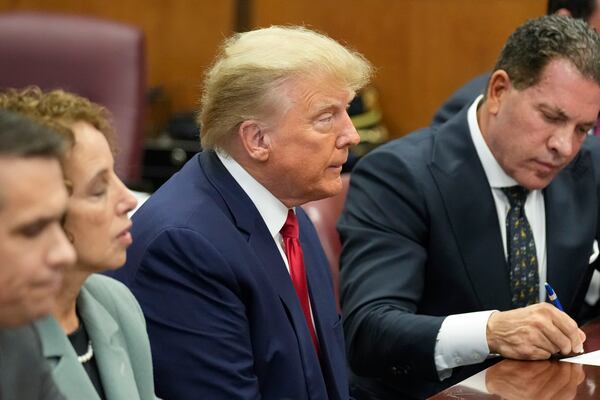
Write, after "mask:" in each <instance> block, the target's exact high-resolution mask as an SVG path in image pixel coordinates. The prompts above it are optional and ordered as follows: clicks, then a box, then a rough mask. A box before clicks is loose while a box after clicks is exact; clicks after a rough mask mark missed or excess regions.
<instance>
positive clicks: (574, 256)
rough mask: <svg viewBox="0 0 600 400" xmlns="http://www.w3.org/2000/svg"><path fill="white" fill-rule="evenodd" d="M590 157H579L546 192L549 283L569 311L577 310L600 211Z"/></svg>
mask: <svg viewBox="0 0 600 400" xmlns="http://www.w3.org/2000/svg"><path fill="white" fill-rule="evenodd" d="M586 158H589V154H587V155H586V156H579V157H578V158H576V159H575V160H574V161H573V162H572V163H571V164H570V165H569V166H568V167H567V168H565V170H564V171H562V172H561V173H560V174H559V175H557V176H556V178H554V180H553V181H552V183H551V184H550V185H549V186H548V187H547V188H546V189H545V190H544V204H545V209H546V249H547V280H548V282H550V284H551V285H552V287H553V288H554V289H555V290H556V292H557V293H558V294H559V296H560V299H561V302H562V304H563V306H564V308H565V311H567V312H571V311H573V307H574V301H575V296H576V295H577V292H578V289H580V290H583V291H585V290H586V289H587V288H586V287H581V285H582V282H583V280H584V277H585V275H586V272H587V270H588V268H587V267H588V261H589V255H590V254H591V248H592V242H593V239H594V234H595V232H594V229H593V228H594V223H595V218H594V216H593V215H591V214H590V210H596V208H597V204H596V202H597V199H596V197H595V193H594V190H592V188H594V182H593V175H592V173H591V168H589V167H587V166H588V165H591V161H590V160H586Z"/></svg>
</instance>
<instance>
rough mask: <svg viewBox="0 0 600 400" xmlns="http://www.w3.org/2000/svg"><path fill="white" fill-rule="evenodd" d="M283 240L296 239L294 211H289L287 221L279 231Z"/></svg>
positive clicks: (296, 227)
mask: <svg viewBox="0 0 600 400" xmlns="http://www.w3.org/2000/svg"><path fill="white" fill-rule="evenodd" d="M279 232H280V233H281V236H283V237H284V238H293V239H298V218H296V214H295V213H294V210H289V211H288V215H287V219H286V220H285V223H284V224H283V227H282V228H281V230H280V231H279Z"/></svg>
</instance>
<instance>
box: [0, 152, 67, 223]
mask: <svg viewBox="0 0 600 400" xmlns="http://www.w3.org/2000/svg"><path fill="white" fill-rule="evenodd" d="M0 197H1V199H2V200H1V207H0V221H3V222H7V221H9V220H10V221H13V222H15V223H18V222H19V221H21V220H22V221H26V220H29V219H36V218H47V217H48V218H52V217H53V216H54V215H56V214H57V213H62V212H64V208H65V206H66V202H67V193H66V189H65V186H64V180H63V178H62V172H61V169H60V165H59V163H58V161H57V160H55V159H51V158H41V157H28V158H15V157H13V158H8V157H0Z"/></svg>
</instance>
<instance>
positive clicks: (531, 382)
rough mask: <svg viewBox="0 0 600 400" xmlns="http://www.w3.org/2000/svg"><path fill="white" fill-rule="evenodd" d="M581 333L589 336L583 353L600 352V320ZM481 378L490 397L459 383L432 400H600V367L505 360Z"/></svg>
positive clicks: (584, 328) (589, 324)
mask: <svg viewBox="0 0 600 400" xmlns="http://www.w3.org/2000/svg"><path fill="white" fill-rule="evenodd" d="M582 329H583V331H584V332H585V334H586V335H587V340H586V342H585V344H584V350H585V351H586V352H590V351H595V350H600V319H596V320H595V321H593V322H591V323H588V324H586V325H585V326H583V328H582ZM478 377H479V378H481V380H482V382H485V386H486V387H487V391H488V392H489V393H483V392H481V391H479V390H477V389H475V388H473V387H470V386H467V385H466V384H464V383H459V384H458V385H455V386H452V387H450V388H448V389H446V390H445V391H443V392H441V393H439V394H437V395H436V396H434V397H432V398H431V399H432V400H449V399H453V400H456V399H469V400H477V399H508V400H538V399H540V400H541V399H557V400H568V399H600V367H595V366H591V365H581V364H573V363H567V362H561V361H558V360H548V361H515V360H503V361H500V362H499V363H498V364H496V365H494V366H492V367H490V368H488V369H487V370H485V371H482V372H480V373H479V374H478Z"/></svg>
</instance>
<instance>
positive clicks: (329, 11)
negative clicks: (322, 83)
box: [254, 0, 546, 136]
mask: <svg viewBox="0 0 600 400" xmlns="http://www.w3.org/2000/svg"><path fill="white" fill-rule="evenodd" d="M254 4H255V7H254V24H255V25H256V26H268V25H271V24H305V25H307V26H310V27H313V28H315V29H318V30H319V31H321V32H324V33H326V34H328V35H330V36H332V37H333V38H335V39H337V40H340V41H342V42H345V43H347V44H349V45H350V46H351V47H353V48H355V49H356V50H358V51H360V52H361V53H363V54H364V55H365V56H366V57H367V58H368V59H369V60H371V62H373V63H374V64H375V66H376V67H377V69H378V72H377V76H376V78H375V85H376V86H377V88H378V89H379V92H380V99H381V103H382V108H383V111H384V119H385V122H386V124H387V125H388V128H389V129H390V131H391V133H392V135H393V136H400V135H403V134H405V133H407V132H410V131H412V130H414V129H416V128H418V127H421V126H424V125H427V124H429V121H430V119H431V116H432V114H433V112H434V111H435V110H436V108H437V107H438V105H440V104H441V102H442V101H443V100H444V99H445V98H447V97H448V95H449V94H450V93H452V92H453V91H454V90H455V89H456V88H457V87H459V86H460V85H461V84H462V83H464V82H466V81H467V80H469V79H470V78H471V77H473V76H475V75H476V74H479V73H482V72H484V71H486V70H487V69H489V68H491V67H492V66H493V64H494V61H495V58H496V56H497V54H498V52H499V50H500V49H501V47H502V44H503V43H504V41H505V39H506V38H507V37H508V35H509V34H510V32H511V31H512V30H513V29H514V28H515V27H516V26H518V25H519V24H521V23H522V22H523V21H525V20H526V19H528V18H531V17H534V16H538V15H541V14H543V13H544V12H545V7H546V1H545V0H485V1H482V0H369V1H364V0H345V1H337V0H303V1H286V0H254Z"/></svg>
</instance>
